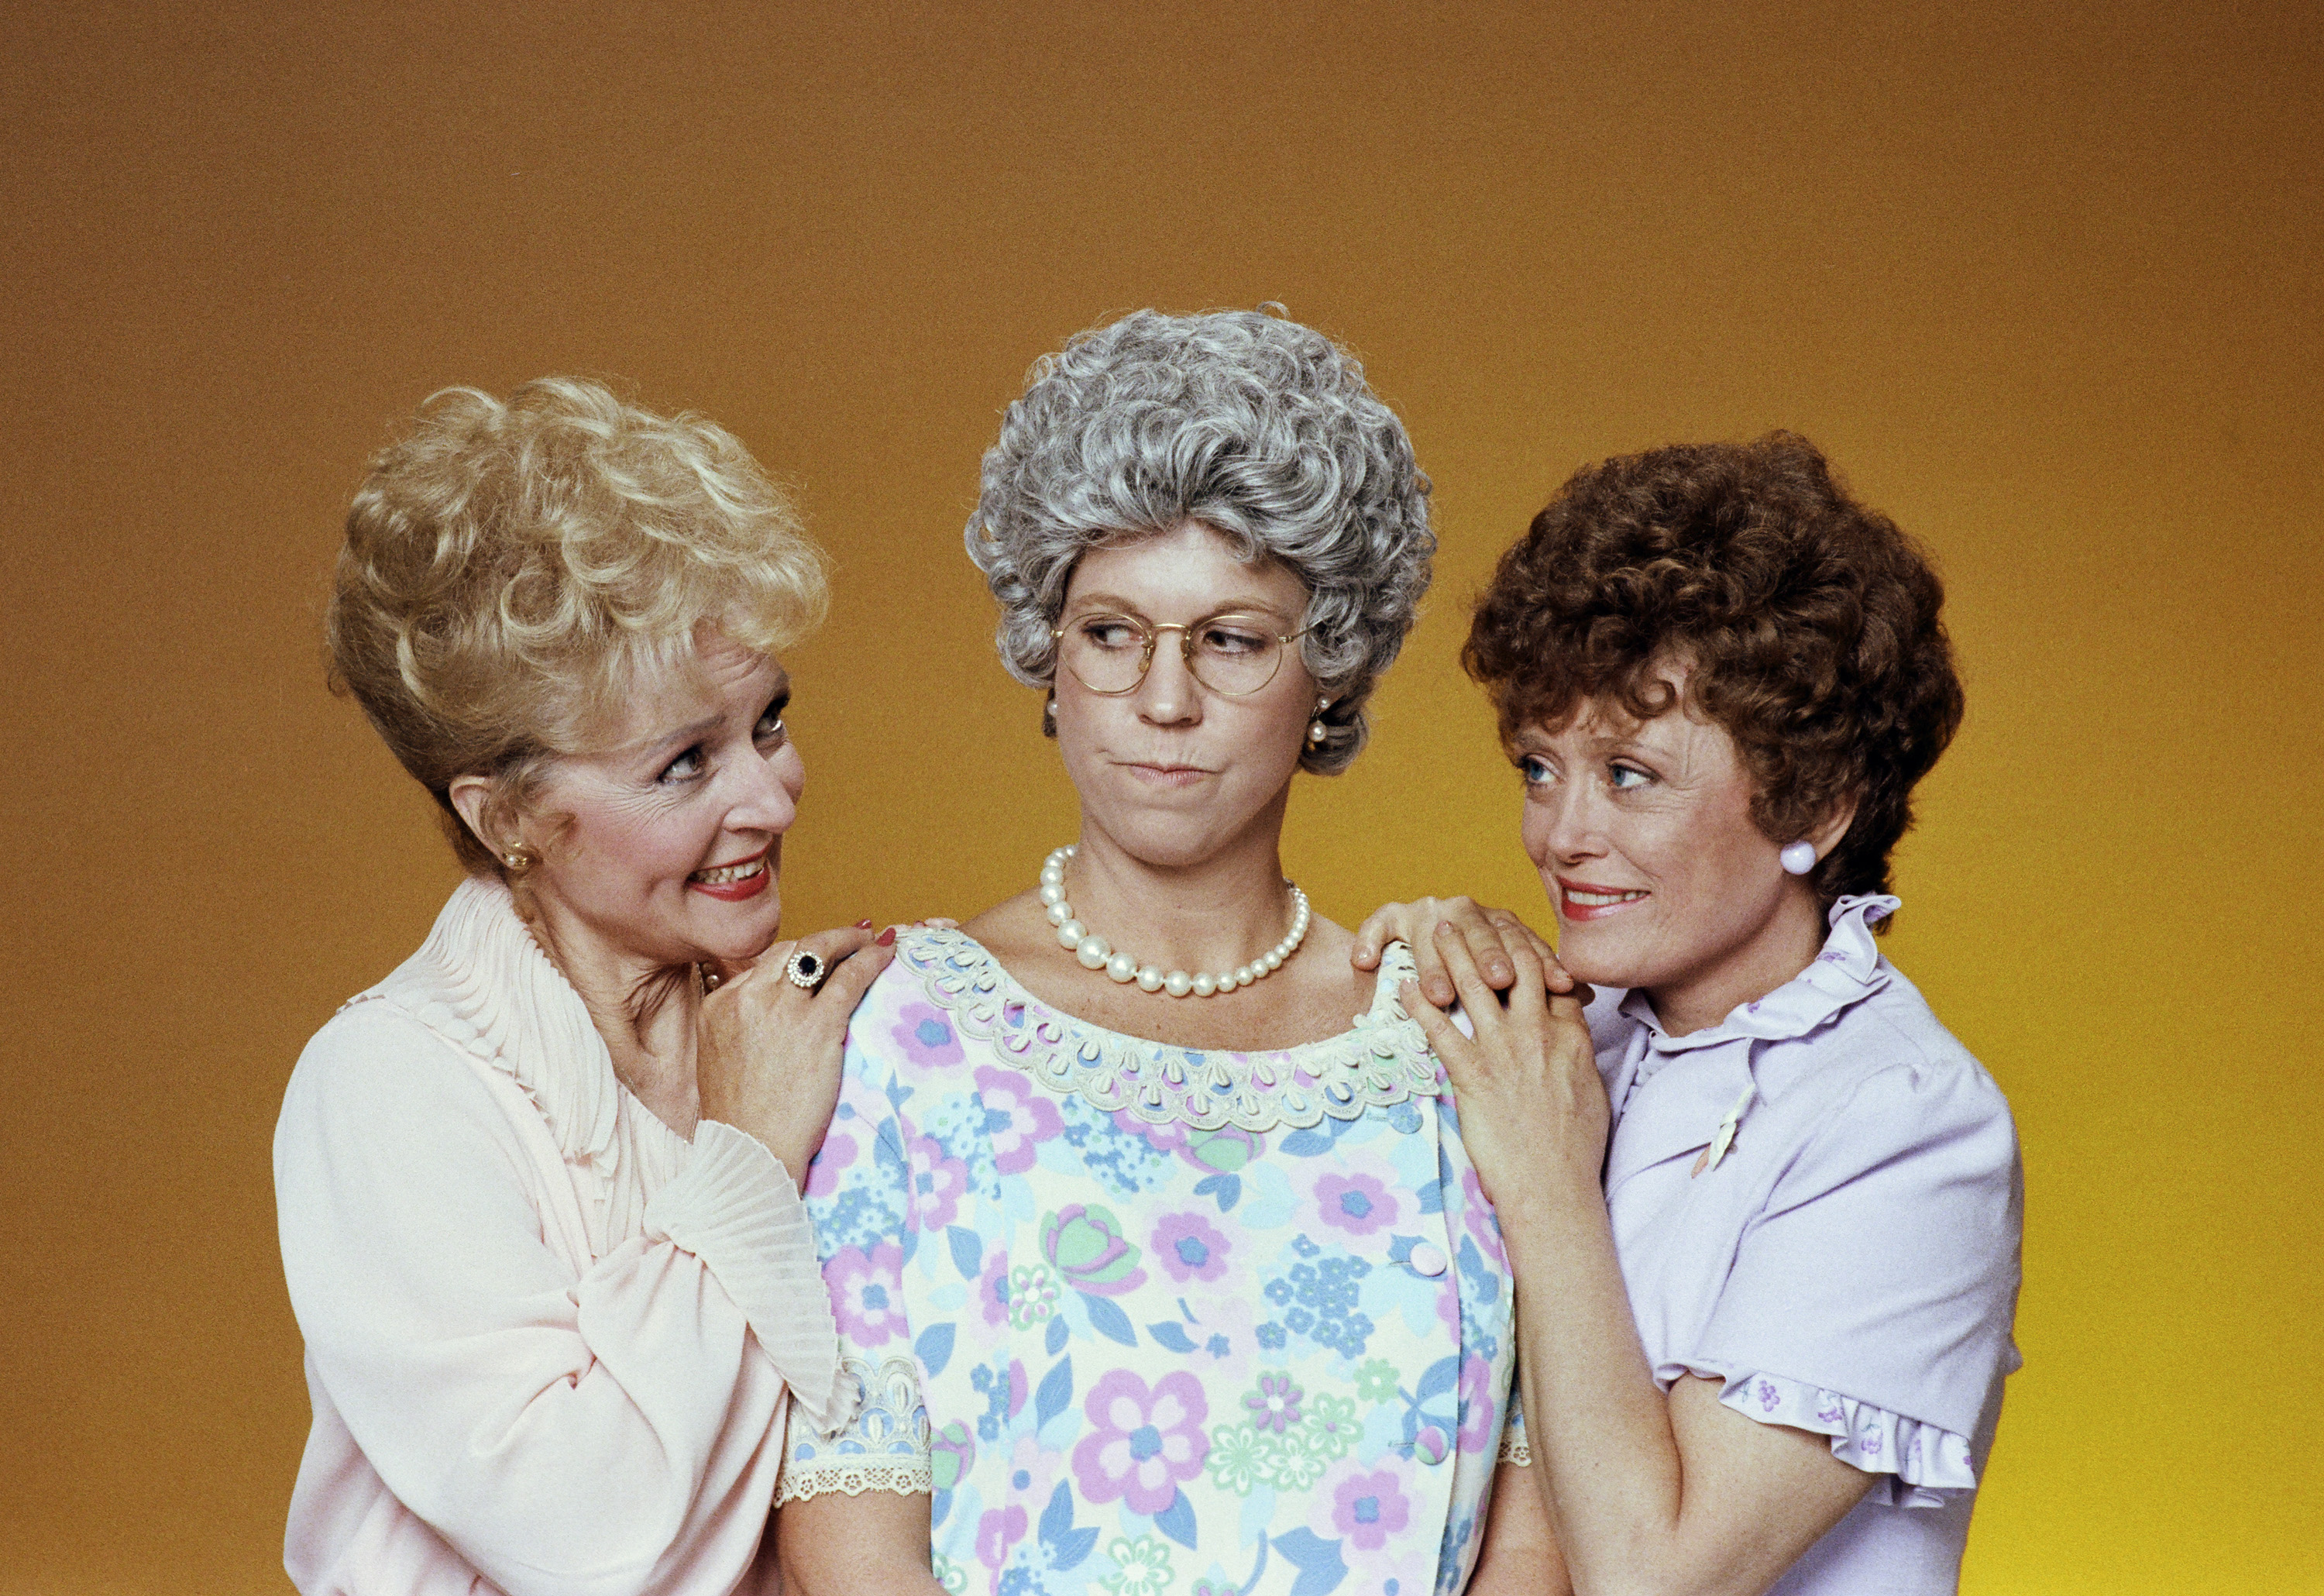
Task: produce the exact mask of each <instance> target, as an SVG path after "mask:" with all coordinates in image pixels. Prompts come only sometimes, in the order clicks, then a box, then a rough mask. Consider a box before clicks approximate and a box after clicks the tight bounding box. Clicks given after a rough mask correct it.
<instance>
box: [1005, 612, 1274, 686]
mask: <svg viewBox="0 0 2324 1596" xmlns="http://www.w3.org/2000/svg"><path fill="white" fill-rule="evenodd" d="M1093 621H1110V622H1115V623H1119V624H1120V625H1123V626H1127V627H1129V628H1130V629H1131V630H1132V631H1134V632H1137V633H1138V634H1139V646H1138V675H1137V676H1136V677H1135V678H1132V680H1131V681H1130V685H1129V686H1128V687H1093V686H1091V684H1090V681H1089V678H1086V677H1084V676H1083V675H1082V673H1081V672H1080V671H1078V670H1074V668H1073V666H1072V665H1071V664H1070V663H1068V662H1067V660H1066V659H1065V634H1066V633H1067V632H1069V631H1071V630H1072V627H1067V626H1053V627H1051V628H1050V629H1049V641H1050V643H1051V645H1052V646H1053V647H1055V648H1056V650H1057V663H1059V664H1060V665H1063V666H1065V669H1066V670H1067V671H1068V672H1069V673H1070V674H1071V675H1072V677H1073V678H1074V680H1075V681H1077V682H1079V683H1081V685H1082V686H1083V687H1084V688H1086V689H1087V690H1088V691H1090V692H1093V693H1095V694H1096V695H1097V696H1098V697H1101V698H1121V697H1128V696H1129V695H1130V694H1131V693H1134V692H1136V691H1138V689H1139V688H1140V687H1144V686H1145V685H1146V674H1147V672H1148V671H1150V670H1152V669H1154V649H1155V645H1156V644H1157V643H1159V642H1160V641H1162V634H1163V633H1164V632H1176V633H1177V634H1178V657H1179V659H1181V660H1184V661H1185V665H1186V674H1187V675H1188V676H1191V677H1193V678H1194V679H1195V680H1196V681H1198V682H1201V683H1202V685H1203V687H1204V688H1205V689H1206V690H1208V691H1210V692H1213V693H1216V694H1219V695H1220V696H1221V697H1227V698H1248V697H1250V696H1251V695H1252V694H1253V693H1263V692H1265V691H1267V689H1268V687H1272V686H1274V685H1275V678H1277V677H1278V676H1280V675H1282V674H1283V657H1284V655H1285V654H1286V653H1288V652H1289V651H1290V649H1291V645H1292V644H1293V643H1295V642H1297V641H1299V640H1300V639H1301V638H1303V637H1305V636H1306V635H1307V634H1308V632H1312V631H1313V630H1314V628H1313V627H1310V626H1302V627H1301V628H1300V629H1299V630H1298V631H1296V632H1272V631H1269V630H1268V619H1267V617H1266V616H1264V615H1254V614H1252V613H1250V611H1249V610H1221V611H1220V612H1219V613H1217V614H1215V615H1204V616H1203V617H1202V619H1200V620H1198V621H1161V622H1154V621H1141V620H1139V619H1138V618H1137V617H1136V616H1134V615H1123V614H1117V613H1113V612H1111V611H1100V612H1098V613H1094V614H1088V615H1080V616H1076V617H1075V618H1074V623H1073V624H1074V626H1086V625H1088V624H1089V623H1091V622H1093ZM1221 621H1240V622H1244V623H1248V624H1249V626H1250V630H1251V631H1253V632H1258V633H1259V634H1260V635H1261V636H1263V637H1271V638H1273V639H1274V640H1275V642H1276V650H1275V662H1274V664H1273V665H1272V666H1271V667H1269V668H1268V672H1267V676H1266V678H1265V679H1263V680H1261V681H1259V683H1258V684H1257V685H1255V686H1252V687H1219V686H1217V685H1216V684H1214V683H1213V682H1212V681H1210V680H1209V679H1208V678H1205V677H1204V676H1203V672H1202V669H1201V668H1200V667H1199V666H1197V665H1196V664H1195V662H1194V636H1195V633H1197V632H1200V631H1202V629H1203V627H1205V626H1210V625H1214V624H1215V623H1218V622H1221Z"/></svg>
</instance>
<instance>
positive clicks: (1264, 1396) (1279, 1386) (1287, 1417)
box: [1242, 1374, 1307, 1435]
mask: <svg viewBox="0 0 2324 1596" xmlns="http://www.w3.org/2000/svg"><path fill="white" fill-rule="evenodd" d="M1306 1395H1307V1393H1306V1392H1305V1391H1303V1390H1301V1389H1300V1388H1298V1387H1297V1386H1295V1385H1293V1384H1292V1383H1291V1377H1290V1376H1289V1375H1287V1374H1262V1375H1260V1376H1259V1389H1257V1390H1256V1391H1253V1392H1252V1393H1251V1394H1250V1396H1248V1397H1245V1398H1243V1399H1242V1405H1243V1406H1244V1407H1248V1408H1250V1424H1251V1428H1253V1429H1255V1430H1272V1431H1274V1432H1275V1433H1276V1434H1277V1435H1281V1434H1283V1432H1284V1431H1286V1430H1287V1429H1289V1428H1290V1427H1291V1426H1292V1425H1296V1424H1297V1423H1298V1422H1299V1403H1300V1400H1301V1398H1304V1397H1305V1396H1306Z"/></svg>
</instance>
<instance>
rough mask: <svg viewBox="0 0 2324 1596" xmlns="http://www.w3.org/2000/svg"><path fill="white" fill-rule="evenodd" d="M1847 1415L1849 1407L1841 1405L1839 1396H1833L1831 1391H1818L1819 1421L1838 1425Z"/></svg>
mask: <svg viewBox="0 0 2324 1596" xmlns="http://www.w3.org/2000/svg"><path fill="white" fill-rule="evenodd" d="M1847 1416H1848V1409H1846V1408H1845V1407H1841V1406H1840V1398H1837V1397H1835V1396H1833V1395H1832V1394H1831V1392H1830V1391H1818V1392H1817V1393H1816V1422H1817V1423H1819V1424H1826V1425H1836V1424H1838V1423H1840V1421H1841V1420H1842V1419H1844V1418H1846V1417H1847Z"/></svg>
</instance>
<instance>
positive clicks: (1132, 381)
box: [967, 310, 1436, 776]
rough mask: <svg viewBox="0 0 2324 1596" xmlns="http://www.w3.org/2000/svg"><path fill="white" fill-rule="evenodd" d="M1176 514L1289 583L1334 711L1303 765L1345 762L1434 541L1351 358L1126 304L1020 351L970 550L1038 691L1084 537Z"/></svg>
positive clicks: (1277, 326)
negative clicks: (1016, 394) (1059, 339)
mask: <svg viewBox="0 0 2324 1596" xmlns="http://www.w3.org/2000/svg"><path fill="white" fill-rule="evenodd" d="M1185 521H1200V522H1202V523H1203V525H1205V526H1208V527H1212V528H1214V529H1215V530H1218V531H1219V532H1221V533H1222V534H1223V535H1225V536H1226V537H1227V538H1228V539H1229V540H1231V541H1233V542H1235V543H1237V544H1239V545H1240V552H1241V554H1242V557H1243V558H1246V559H1259V558H1268V559H1275V560H1279V561H1281V562H1282V563H1283V565H1285V566H1286V567H1288V568H1289V569H1290V570H1291V571H1292V573H1293V574H1294V575H1296V576H1297V577H1298V578H1299V579H1300V580H1301V581H1302V582H1303V583H1305V585H1306V587H1307V593H1308V598H1307V613H1306V617H1305V625H1306V627H1307V632H1306V635H1305V637H1303V638H1302V639H1301V640H1300V643H1299V648H1300V656H1301V658H1302V660H1304V661H1305V664H1306V666H1307V669H1308V673H1309V674H1310V675H1312V676H1313V677H1314V678H1315V680H1316V682H1317V684H1318V686H1319V687H1320V688H1321V690H1322V691H1323V692H1324V693H1325V694H1327V695H1329V696H1330V697H1331V699H1332V706H1331V707H1330V709H1329V710H1327V711H1326V712H1325V714H1324V715H1323V722H1324V727H1325V731H1326V733H1327V735H1326V736H1325V738H1324V740H1323V743H1322V744H1320V745H1319V746H1317V747H1314V748H1311V749H1309V750H1307V752H1306V753H1305V756H1304V757H1303V758H1302V759H1301V761H1300V764H1301V767H1302V768H1303V769H1305V770H1312V771H1314V772H1315V773H1316V774H1318V775H1325V776H1330V775H1336V774H1338V773H1339V772H1340V771H1342V770H1346V769H1347V768H1348V766H1349V765H1350V764H1351V763H1353V762H1354V761H1355V757H1356V752H1357V750H1359V749H1360V748H1361V747H1362V746H1363V743H1364V737H1365V733H1366V726H1365V720H1364V705H1365V703H1366V702H1367V701H1368V700H1369V698H1370V697H1371V694H1372V688H1373V687H1375V686H1377V685H1378V683H1379V678H1380V675H1381V673H1382V672H1384V671H1386V670H1387V669H1388V666H1389V664H1390V663H1391V662H1392V661H1393V660H1395V659H1396V656H1397V650H1399V649H1401V648H1402V647H1403V646H1404V635H1405V633H1406V632H1409V631H1410V630H1411V629H1412V623H1413V619H1414V616H1415V613H1416V611H1417V609H1418V607H1419V604H1420V595H1422V594H1423V593H1425V592H1426V591H1427V588H1428V576H1429V559H1430V557H1431V556H1432V555H1433V554H1434V552H1435V549H1436V537H1435V534H1434V533H1433V532H1431V531H1430V530H1428V478H1427V477H1426V476H1425V475H1422V474H1421V471H1420V468H1419V467H1418V466H1416V465H1415V464H1414V462H1413V457H1412V441H1411V439H1410V438H1406V436H1405V431H1404V424H1403V423H1402V422H1401V421H1399V420H1397V419H1396V415H1395V413H1394V412H1393V411H1390V410H1389V409H1388V406H1386V405H1384V404H1382V403H1381V402H1380V401H1379V400H1378V399H1377V398H1375V397H1374V396H1373V394H1372V391H1371V390H1370V389H1369V387H1367V386H1365V384H1364V374H1363V368H1362V367H1361V366H1360V365H1359V364H1356V360H1355V357H1354V356H1353V355H1350V354H1349V353H1348V352H1347V351H1346V350H1344V349H1342V348H1341V347H1340V346H1337V345H1335V344H1333V342H1332V341H1331V340H1330V339H1329V338H1327V337H1323V335H1322V334H1321V333H1318V332H1315V331H1314V330H1313V329H1312V328H1305V327H1302V326H1300V325H1299V324H1298V323H1297V322H1295V321H1287V320H1282V319H1279V318H1276V317H1272V316H1267V315H1262V314H1260V313H1259V312H1257V311H1250V310H1219V311H1213V312H1211V313H1209V314H1207V315H1202V316H1163V315H1160V314H1158V313H1157V312H1155V311H1152V310H1140V311H1138V312H1137V313H1135V314H1134V315H1130V316H1125V317H1123V318H1121V319H1120V321H1117V322H1115V323H1114V324H1113V325H1112V326H1111V327H1105V328H1097V329H1095V330H1093V331H1091V332H1085V333H1082V334H1080V335H1078V336H1077V337H1074V339H1073V340H1072V341H1071V342H1069V343H1067V344H1066V346H1065V348H1064V350H1063V351H1061V352H1060V353H1058V354H1056V355H1045V356H1043V357H1042V359H1041V360H1040V361H1039V362H1038V363H1037V364H1035V366H1034V367H1033V372H1032V375H1031V378H1030V379H1029V381H1028V385H1027V387H1026V390H1025V393H1024V397H1022V398H1021V399H1019V400H1018V401H1016V402H1015V403H1014V404H1011V405H1010V407H1009V410H1008V412H1007V414H1005V415H1004V416H1003V417H1002V418H1001V438H1000V441H999V442H997V443H995V444H994V445H993V446H992V447H991V448H990V449H989V450H987V451H986V452H985V456H984V477H983V494H982V496H981V497H980V498H979V499H978V500H977V504H976V513H975V514H974V515H973V516H972V517H970V519H969V522H968V533H967V542H968V553H969V558H972V559H973V560H974V561H976V564H977V568H978V569H980V570H982V572H983V573H984V578H985V581H986V582H987V583H988V584H989V585H990V586H991V589H992V595H993V597H995V598H996V599H998V600H1000V602H1001V626H1000V632H999V641H1000V645H1001V660H1002V662H1003V663H1004V664H1006V665H1007V666H1008V667H1009V672H1010V675H1012V676H1014V677H1015V678H1017V679H1018V680H1019V681H1021V682H1023V683H1025V684H1026V685H1027V686H1028V687H1049V686H1051V685H1052V684H1053V683H1054V681H1055V679H1056V668H1057V661H1056V647H1055V644H1054V642H1053V641H1052V639H1051V636H1050V632H1051V630H1052V629H1053V628H1054V627H1055V626H1056V623H1057V616H1058V614H1059V613H1061V612H1062V611H1063V610H1064V608H1065V586H1066V584H1067V583H1068V582H1069V581H1070V580H1071V578H1072V576H1073V571H1074V564H1075V563H1076V562H1077V561H1078V560H1079V559H1080V558H1081V557H1082V555H1083V554H1084V552H1085V551H1087V550H1089V549H1099V548H1107V547H1112V546H1118V545H1120V544H1121V543H1125V542H1134V541H1136V540H1139V539H1142V538H1147V537H1151V536H1153V535H1155V534H1157V533H1160V532H1166V531H1168V530H1171V529H1173V528H1175V527H1176V526H1178V525H1180V524H1182V523H1183V522H1185Z"/></svg>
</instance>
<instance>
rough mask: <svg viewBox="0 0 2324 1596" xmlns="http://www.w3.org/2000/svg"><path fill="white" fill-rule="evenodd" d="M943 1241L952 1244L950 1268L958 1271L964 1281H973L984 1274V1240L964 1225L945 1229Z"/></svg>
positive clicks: (949, 1226)
mask: <svg viewBox="0 0 2324 1596" xmlns="http://www.w3.org/2000/svg"><path fill="white" fill-rule="evenodd" d="M945 1241H949V1242H951V1243H952V1267H953V1268H956V1269H958V1270H959V1271H960V1278H962V1279H964V1280H973V1279H975V1278H977V1277H978V1276H979V1275H982V1273H984V1239H983V1238H982V1236H979V1235H978V1234H977V1233H976V1232H974V1231H973V1230H970V1229H969V1228H968V1227H967V1226H966V1225H959V1224H955V1225H947V1226H945Z"/></svg>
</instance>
